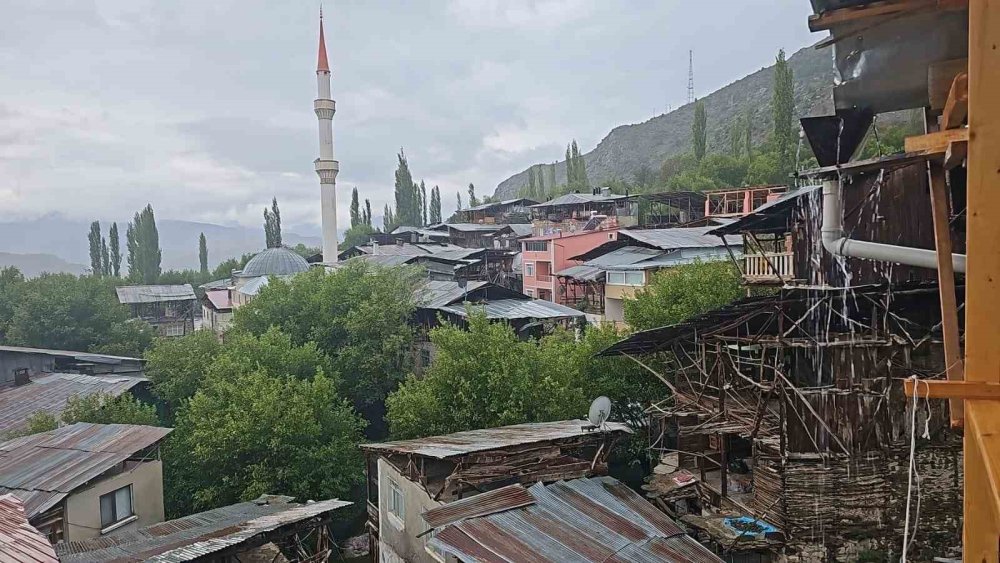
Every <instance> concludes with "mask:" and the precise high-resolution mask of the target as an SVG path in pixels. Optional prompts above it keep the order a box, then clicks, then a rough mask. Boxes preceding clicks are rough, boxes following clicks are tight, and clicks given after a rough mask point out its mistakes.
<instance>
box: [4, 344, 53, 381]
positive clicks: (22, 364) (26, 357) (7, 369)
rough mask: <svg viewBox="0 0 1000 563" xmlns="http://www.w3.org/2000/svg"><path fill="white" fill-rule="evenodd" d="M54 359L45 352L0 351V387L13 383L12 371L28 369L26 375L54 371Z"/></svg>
mask: <svg viewBox="0 0 1000 563" xmlns="http://www.w3.org/2000/svg"><path fill="white" fill-rule="evenodd" d="M55 365H56V359H55V357H53V356H49V355H47V354H26V353H23V352H0V388H2V387H8V386H11V385H14V372H15V371H17V370H19V369H25V368H27V370H28V375H31V376H35V375H38V374H41V373H51V372H53V371H55Z"/></svg>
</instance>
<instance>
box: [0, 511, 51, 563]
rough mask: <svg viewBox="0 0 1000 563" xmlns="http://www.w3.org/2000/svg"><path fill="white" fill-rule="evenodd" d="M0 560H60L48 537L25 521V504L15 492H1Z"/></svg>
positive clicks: (28, 562) (24, 562)
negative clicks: (12, 493) (8, 493)
mask: <svg viewBox="0 0 1000 563" xmlns="http://www.w3.org/2000/svg"><path fill="white" fill-rule="evenodd" d="M0 561H4V562H5V563H58V562H59V559H57V558H56V551H55V550H54V549H52V545H51V544H50V543H49V540H48V539H47V538H46V537H45V536H43V535H42V534H41V533H40V532H39V531H38V530H36V529H35V528H34V527H32V525H31V524H29V523H28V518H27V516H25V513H24V504H23V503H22V502H21V500H20V499H18V498H17V497H15V496H14V495H0Z"/></svg>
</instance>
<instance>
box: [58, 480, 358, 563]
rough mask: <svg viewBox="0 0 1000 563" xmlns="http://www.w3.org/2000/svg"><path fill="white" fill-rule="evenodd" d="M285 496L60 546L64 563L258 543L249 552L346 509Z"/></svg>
mask: <svg viewBox="0 0 1000 563" xmlns="http://www.w3.org/2000/svg"><path fill="white" fill-rule="evenodd" d="M290 500H291V499H290V498H289V497H279V496H263V497H261V498H259V499H257V500H255V501H253V502H242V503H239V504H234V505H231V506H224V507H222V508H216V509H214V510H209V511H206V512H199V513H198V514H191V515H189V516H184V517H183V518H178V519H176V520H169V521H167V522H161V523H159V524H153V525H152V526H147V527H145V528H140V529H137V530H129V531H122V532H121V533H113V534H110V535H107V536H103V537H100V538H94V539H90V540H84V541H77V542H69V543H65V544H59V546H58V548H57V549H58V552H59V556H60V558H61V560H62V562H63V563H98V562H101V563H104V562H112V561H115V562H133V561H157V562H170V563H173V562H180V561H194V560H200V559H201V558H206V559H211V558H212V556H213V554H215V553H217V552H219V551H222V550H229V549H232V548H234V547H237V546H239V545H240V544H242V543H244V542H246V541H247V540H250V539H251V538H258V539H261V538H262V541H254V542H252V545H248V546H247V548H248V549H249V548H251V547H256V546H257V545H260V544H261V543H265V542H267V541H270V539H269V534H270V533H271V532H275V531H278V533H277V534H274V535H275V536H283V535H284V534H283V533H282V532H281V529H282V528H284V527H286V526H291V525H296V524H300V523H302V522H304V521H306V520H309V519H312V518H316V519H317V521H322V520H325V519H327V518H328V517H329V516H330V513H332V512H333V511H335V510H337V509H339V508H342V507H344V506H348V505H350V504H351V503H350V502H347V501H342V500H337V499H332V500H324V501H320V502H313V503H308V504H296V503H293V502H290Z"/></svg>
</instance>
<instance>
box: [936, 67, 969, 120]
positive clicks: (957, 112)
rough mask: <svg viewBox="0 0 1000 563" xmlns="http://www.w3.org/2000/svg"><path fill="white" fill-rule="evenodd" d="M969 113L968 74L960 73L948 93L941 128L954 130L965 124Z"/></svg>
mask: <svg viewBox="0 0 1000 563" xmlns="http://www.w3.org/2000/svg"><path fill="white" fill-rule="evenodd" d="M968 113H969V73H967V72H960V73H958V75H957V76H955V80H954V81H953V82H952V83H951V89H950V90H949V91H948V100H947V101H946V102H945V104H944V113H942V114H941V128H942V129H955V128H956V127H961V126H962V125H964V124H965V117H966V116H967V115H968Z"/></svg>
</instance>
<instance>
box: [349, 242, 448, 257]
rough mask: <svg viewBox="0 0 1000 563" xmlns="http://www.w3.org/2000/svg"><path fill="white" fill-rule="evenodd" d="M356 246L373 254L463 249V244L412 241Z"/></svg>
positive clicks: (385, 254)
mask: <svg viewBox="0 0 1000 563" xmlns="http://www.w3.org/2000/svg"><path fill="white" fill-rule="evenodd" d="M356 248H357V249H358V250H359V251H361V252H362V253H364V254H369V255H373V256H423V255H424V254H436V253H438V252H445V251H448V250H462V249H463V248H462V247H461V246H458V245H455V244H436V243H410V242H405V243H403V244H375V245H371V244H365V245H361V246H358V247H356Z"/></svg>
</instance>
